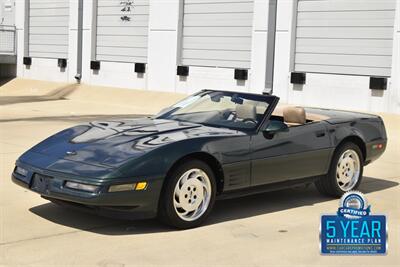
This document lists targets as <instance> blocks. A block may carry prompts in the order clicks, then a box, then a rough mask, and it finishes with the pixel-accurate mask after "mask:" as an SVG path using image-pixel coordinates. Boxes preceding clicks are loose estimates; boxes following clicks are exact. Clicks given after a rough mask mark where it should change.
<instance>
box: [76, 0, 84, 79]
mask: <svg viewBox="0 0 400 267" xmlns="http://www.w3.org/2000/svg"><path fill="white" fill-rule="evenodd" d="M77 39H78V40H77V41H78V45H77V48H78V51H77V62H76V75H75V79H76V81H77V82H78V83H80V82H81V79H82V49H83V0H78V38H77Z"/></svg>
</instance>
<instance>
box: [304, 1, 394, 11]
mask: <svg viewBox="0 0 400 267" xmlns="http://www.w3.org/2000/svg"><path fill="white" fill-rule="evenodd" d="M393 7H394V1H393V0H379V1H376V0H334V1H332V0H329V1H327V0H319V1H315V0H311V1H310V0H308V1H299V6H298V11H299V12H303V11H307V12H310V11H312V12H318V11H330V12H332V11H352V10H359V11H363V10H366V11H368V10H392V9H393Z"/></svg>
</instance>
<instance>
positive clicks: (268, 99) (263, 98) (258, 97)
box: [155, 89, 279, 133]
mask: <svg viewBox="0 0 400 267" xmlns="http://www.w3.org/2000/svg"><path fill="white" fill-rule="evenodd" d="M213 92H217V93H222V94H224V95H226V96H233V95H237V96H239V97H243V98H246V99H250V100H254V101H257V102H264V103H267V104H268V107H267V108H266V110H265V112H264V114H263V115H262V119H261V120H260V121H259V122H258V123H257V125H256V126H254V127H253V128H243V127H234V126H226V125H214V124H210V123H206V122H204V123H203V122H192V121H187V120H179V119H176V118H166V116H168V115H170V114H171V113H172V112H173V111H174V109H171V110H169V109H170V108H172V107H174V106H175V105H176V104H178V103H180V102H183V101H185V100H187V99H189V98H191V97H195V96H204V95H207V94H210V93H213ZM278 101H279V98H278V97H276V96H274V95H264V94H255V93H246V92H235V91H224V90H212V89H204V90H201V91H199V92H197V93H195V94H193V95H190V96H188V97H186V98H184V99H182V100H181V101H179V102H177V103H176V104H174V105H172V106H170V107H168V108H166V109H164V111H161V112H160V113H159V114H157V115H155V118H156V119H169V120H174V121H179V122H188V123H197V124H201V125H204V126H208V127H215V128H226V129H232V130H237V131H242V132H257V133H258V132H259V130H260V129H261V128H262V127H263V125H265V122H266V121H267V118H269V117H270V116H271V114H272V112H273V110H274V109H275V107H276V105H277V104H278ZM165 110H166V111H165Z"/></svg>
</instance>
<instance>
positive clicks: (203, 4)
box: [181, 0, 254, 68]
mask: <svg viewBox="0 0 400 267" xmlns="http://www.w3.org/2000/svg"><path fill="white" fill-rule="evenodd" d="M253 9H254V1H252V0H247V1H245V0H212V1H211V0H207V1H205V0H185V2H184V17H183V34H182V55H181V56H182V64H183V65H192V66H209V67H228V68H250V59H251V45H252V44H251V41H252V26H253Z"/></svg>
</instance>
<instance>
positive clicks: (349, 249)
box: [320, 191, 387, 255]
mask: <svg viewBox="0 0 400 267" xmlns="http://www.w3.org/2000/svg"><path fill="white" fill-rule="evenodd" d="M320 240H321V253H322V254H351V255H360V254H368V255H371V254H386V250H387V232H386V216H384V215H371V206H369V205H368V202H367V200H366V198H365V197H364V195H363V194H362V193H361V192H357V191H352V192H348V193H346V194H344V195H343V196H342V198H341V199H340V204H339V209H338V211H337V213H336V215H323V216H322V217H321V226H320Z"/></svg>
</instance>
